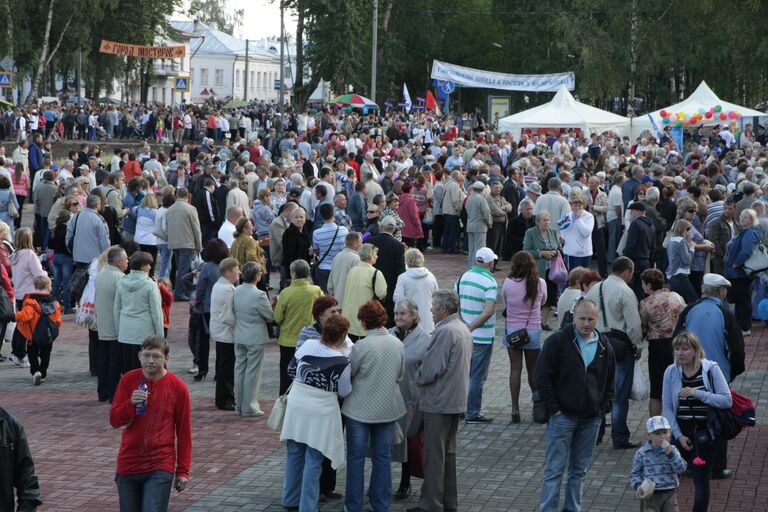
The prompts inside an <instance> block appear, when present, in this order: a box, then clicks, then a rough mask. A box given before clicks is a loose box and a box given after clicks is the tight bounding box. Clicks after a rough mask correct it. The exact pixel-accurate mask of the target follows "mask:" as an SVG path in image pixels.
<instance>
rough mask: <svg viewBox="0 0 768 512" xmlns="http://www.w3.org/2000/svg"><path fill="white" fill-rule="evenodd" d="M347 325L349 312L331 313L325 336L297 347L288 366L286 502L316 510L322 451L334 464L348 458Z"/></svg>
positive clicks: (282, 436)
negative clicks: (344, 416)
mask: <svg viewBox="0 0 768 512" xmlns="http://www.w3.org/2000/svg"><path fill="white" fill-rule="evenodd" d="M348 329H349V321H348V320H347V319H346V318H344V317H343V316H341V315H339V314H333V315H331V316H330V317H329V318H328V319H327V320H326V321H325V323H324V324H323V333H322V336H321V338H320V339H312V340H307V341H306V342H305V343H304V344H303V345H302V346H301V347H299V348H297V349H296V354H295V357H294V359H293V360H292V361H291V365H290V366H289V368H288V373H289V374H290V375H291V376H292V377H293V384H292V385H291V388H290V391H289V392H288V400H287V405H286V407H285V416H284V419H283V424H282V429H281V432H280V441H287V442H288V443H287V444H288V446H287V454H286V460H285V479H284V481H283V495H282V504H283V507H285V508H288V509H293V510H317V503H318V500H319V497H320V472H321V468H322V464H323V457H327V458H328V459H330V461H331V467H332V468H334V469H335V468H338V467H339V465H340V464H342V463H343V462H344V432H343V431H342V427H341V410H340V408H339V397H342V398H343V397H345V396H347V395H349V394H350V393H351V392H352V384H351V380H350V363H349V358H348V357H347V356H346V353H345V350H346V337H347V331H348ZM271 420H272V417H271V416H270V421H271Z"/></svg>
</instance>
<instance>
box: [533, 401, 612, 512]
mask: <svg viewBox="0 0 768 512" xmlns="http://www.w3.org/2000/svg"><path fill="white" fill-rule="evenodd" d="M599 428H600V416H595V417H594V418H590V419H586V420H580V419H576V418H572V417H571V416H568V415H567V414H565V413H560V414H558V415H556V416H552V417H551V418H550V419H549V423H548V424H547V454H546V467H545V468H544V480H543V481H542V482H541V500H540V502H539V506H540V510H541V511H542V512H558V511H559V510H561V509H560V507H559V501H560V484H561V483H562V480H563V474H564V473H565V468H566V465H567V466H568V480H567V482H566V484H565V507H564V508H563V509H562V510H568V511H569V512H579V511H580V510H581V492H582V488H583V485H584V476H585V475H586V474H587V466H588V465H589V462H590V460H591V459H592V452H593V451H594V449H595V441H596V440H597V431H598V429H599Z"/></svg>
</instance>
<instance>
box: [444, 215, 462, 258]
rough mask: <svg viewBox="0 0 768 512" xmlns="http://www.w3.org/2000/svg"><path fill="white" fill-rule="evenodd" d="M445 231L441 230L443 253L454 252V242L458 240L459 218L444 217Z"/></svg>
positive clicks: (456, 216)
mask: <svg viewBox="0 0 768 512" xmlns="http://www.w3.org/2000/svg"><path fill="white" fill-rule="evenodd" d="M443 218H444V220H445V229H444V230H443V247H442V249H443V250H444V251H455V250H456V241H457V240H458V239H459V216H458V215H444V216H443Z"/></svg>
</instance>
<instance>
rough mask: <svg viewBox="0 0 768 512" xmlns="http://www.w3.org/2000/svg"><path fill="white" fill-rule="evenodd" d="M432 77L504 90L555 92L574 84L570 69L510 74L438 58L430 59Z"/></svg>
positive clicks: (574, 77)
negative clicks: (547, 73)
mask: <svg viewBox="0 0 768 512" xmlns="http://www.w3.org/2000/svg"><path fill="white" fill-rule="evenodd" d="M432 78H433V79H435V80H450V81H451V82H455V83H456V84H458V85H463V86H465V87H480V88H485V89H501V90H504V91H531V92H557V90H558V89H559V88H560V86H561V85H564V86H566V87H567V88H568V90H569V91H572V90H573V89H574V87H575V86H576V76H575V75H574V73H573V72H572V71H569V72H567V73H555V74H551V75H510V74H508V73H496V72H494V71H483V70H480V69H472V68H465V67H464V66H457V65H455V64H448V63H447V62H442V61H439V60H434V61H432Z"/></svg>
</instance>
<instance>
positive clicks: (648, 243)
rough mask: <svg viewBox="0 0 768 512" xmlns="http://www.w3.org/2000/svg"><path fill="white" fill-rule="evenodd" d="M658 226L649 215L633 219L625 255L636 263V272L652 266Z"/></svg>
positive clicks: (628, 232)
mask: <svg viewBox="0 0 768 512" xmlns="http://www.w3.org/2000/svg"><path fill="white" fill-rule="evenodd" d="M655 247H656V228H654V226H653V221H652V220H651V219H649V218H648V217H644V216H643V217H638V218H636V219H635V220H633V221H632V223H631V224H630V225H629V230H628V231H627V244H626V245H625V246H624V256H627V257H628V258H629V259H631V260H632V261H633V262H634V263H635V272H636V273H639V272H642V271H643V270H645V269H648V268H651V266H652V265H651V264H652V263H653V259H654V257H655Z"/></svg>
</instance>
